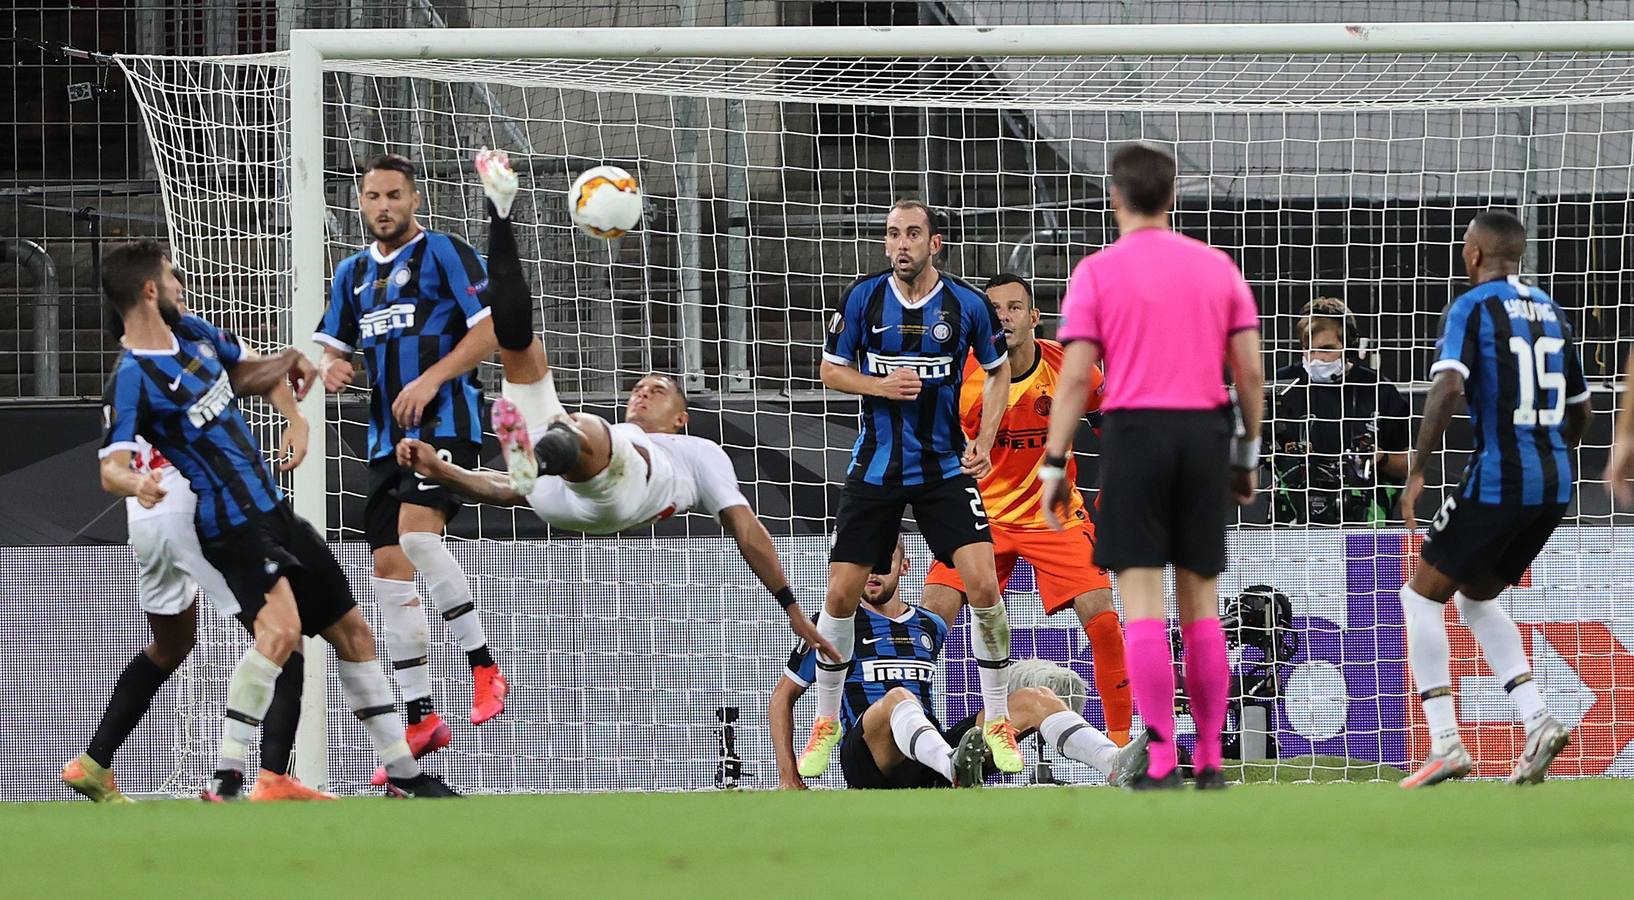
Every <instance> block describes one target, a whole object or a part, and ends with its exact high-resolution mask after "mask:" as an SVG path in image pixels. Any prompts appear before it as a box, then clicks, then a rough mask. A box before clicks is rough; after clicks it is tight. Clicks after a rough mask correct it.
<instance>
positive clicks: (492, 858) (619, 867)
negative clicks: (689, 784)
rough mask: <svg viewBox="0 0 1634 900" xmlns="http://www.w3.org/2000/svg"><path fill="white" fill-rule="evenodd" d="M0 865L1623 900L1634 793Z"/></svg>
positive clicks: (41, 852) (233, 825)
mask: <svg viewBox="0 0 1634 900" xmlns="http://www.w3.org/2000/svg"><path fill="white" fill-rule="evenodd" d="M0 847H4V848H5V859H4V861H3V862H0V897H7V898H21V897H49V898H65V897H112V896H119V897H167V898H174V897H193V896H211V897H232V898H234V900H239V898H251V897H276V898H280V900H289V898H307V897H339V896H346V897H441V896H447V897H467V896H471V897H484V898H491V897H511V896H517V897H522V896H527V897H542V896H563V895H567V896H572V897H576V898H577V897H619V898H625V897H628V898H649V897H651V898H670V897H786V896H813V897H845V896H863V897H866V898H874V897H879V898H891V897H915V898H917V897H938V898H940V897H966V896H969V897H997V896H1012V897H1014V896H1023V897H1025V896H1033V897H1057V896H1073V897H1089V896H1117V895H1126V896H1131V897H1150V896H1159V895H1172V896H1187V897H1234V896H1243V897H1255V898H1264V897H1284V896H1297V897H1306V898H1311V900H1317V898H1324V900H1325V898H1331V897H1354V896H1376V895H1385V896H1435V895H1436V894H1437V892H1439V893H1441V894H1442V895H1444V896H1480V897H1482V898H1483V900H1488V898H1494V897H1507V896H1516V897H1519V896H1528V897H1536V896H1538V895H1539V894H1540V893H1543V894H1547V893H1554V892H1556V891H1558V890H1559V889H1561V888H1566V889H1568V890H1569V891H1570V892H1571V893H1572V894H1574V895H1577V896H1591V897H1592V896H1617V895H1622V896H1626V893H1624V892H1625V891H1627V890H1628V889H1629V886H1630V885H1634V781H1627V780H1615V779H1595V780H1586V781H1576V782H1553V783H1550V784H1546V785H1543V786H1541V787H1538V788H1532V789H1517V788H1512V787H1509V786H1507V785H1503V784H1492V783H1479V784H1457V783H1454V784H1447V785H1443V786H1440V787H1437V788H1435V789H1432V790H1426V791H1418V792H1406V791H1401V790H1398V789H1397V788H1396V787H1395V786H1394V785H1388V784H1334V785H1322V786H1317V785H1277V784H1251V785H1242V786H1237V787H1235V788H1233V789H1232V790H1229V791H1226V792H1224V793H1220V794H1197V793H1195V792H1193V791H1190V790H1186V791H1184V792H1177V793H1171V794H1161V795H1148V794H1130V793H1126V792H1121V791H1116V790H1110V789H1084V788H1038V789H1015V790H986V791H959V792H955V791H913V792H895V793H882V792H860V791H834V792H810V793H804V794H791V793H765V792H754V793H708V794H605V795H557V796H525V797H472V798H466V799H464V800H458V801H445V802H432V801H420V802H414V801H389V800H373V799H357V800H344V801H340V802H337V803H328V804H312V805H294V804H284V805H279V806H270V805H261V806H251V805H249V804H237V805H233V806H227V807H219V806H207V805H204V804H199V803H194V802H186V801H169V802H152V803H144V804H139V805H137V806H130V807H99V806H94V805H92V804H89V803H79V802H65V803H52V804H45V803H41V804H17V805H6V804H0ZM1211 872H1212V873H1216V874H1215V875H1214V876H1213V877H1214V878H1216V879H1218V880H1214V881H1207V880H1205V878H1208V877H1209V876H1208V875H1207V874H1206V873H1211ZM1477 892H1479V893H1477Z"/></svg>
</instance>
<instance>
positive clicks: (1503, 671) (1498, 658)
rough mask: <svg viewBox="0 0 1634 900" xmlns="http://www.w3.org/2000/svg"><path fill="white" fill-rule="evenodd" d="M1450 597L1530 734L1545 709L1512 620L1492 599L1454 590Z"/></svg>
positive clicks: (1545, 714)
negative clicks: (1465, 594)
mask: <svg viewBox="0 0 1634 900" xmlns="http://www.w3.org/2000/svg"><path fill="white" fill-rule="evenodd" d="M1453 600H1454V601H1455V602H1456V603H1457V604H1458V614H1459V615H1461V616H1463V617H1464V624H1465V625H1468V626H1469V630H1470V631H1473V632H1474V633H1475V639H1476V640H1477V641H1480V642H1481V652H1482V653H1484V654H1486V661H1487V665H1488V666H1490V667H1491V668H1492V674H1494V675H1496V676H1498V680H1499V681H1502V682H1503V685H1504V690H1506V691H1508V692H1509V701H1510V702H1511V703H1513V704H1514V705H1515V711H1516V712H1517V713H1519V714H1520V717H1521V722H1522V723H1523V724H1524V725H1525V726H1526V733H1527V734H1531V733H1532V732H1533V731H1535V730H1537V727H1538V726H1539V725H1541V724H1543V723H1544V722H1546V721H1548V719H1549V709H1548V707H1546V706H1544V705H1543V694H1542V693H1541V692H1539V691H1538V685H1537V682H1535V681H1533V680H1532V666H1531V664H1530V663H1528V662H1527V660H1526V650H1525V648H1524V647H1522V645H1521V632H1520V629H1519V628H1516V627H1515V620H1514V619H1511V618H1510V617H1509V613H1507V612H1505V611H1504V608H1503V607H1502V606H1499V605H1498V601H1497V600H1496V599H1493V600H1487V601H1484V602H1477V601H1475V600H1471V599H1470V598H1468V597H1466V596H1464V595H1463V593H1458V594H1455V595H1454V596H1453Z"/></svg>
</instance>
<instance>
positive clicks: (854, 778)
mask: <svg viewBox="0 0 1634 900" xmlns="http://www.w3.org/2000/svg"><path fill="white" fill-rule="evenodd" d="M907 572H908V560H907V556H906V555H905V554H904V553H903V548H902V544H901V541H900V540H899V541H898V543H897V547H896V552H895V554H894V555H893V556H892V559H891V568H890V571H888V572H886V573H885V574H883V575H870V576H869V578H868V584H867V587H865V588H864V589H863V593H862V604H861V608H860V610H859V611H858V614H857V616H856V618H855V619H854V620H853V621H854V622H855V623H856V624H855V627H856V644H855V645H856V648H857V650H856V655H855V656H853V657H852V659H851V664H850V667H849V669H848V671H847V673H846V679H845V691H844V701H843V703H842V704H841V708H840V715H841V718H842V719H843V721H844V722H845V739H844V740H843V741H842V742H841V744H840V770H841V771H842V772H843V773H844V774H845V783H846V784H847V785H849V786H850V787H853V788H919V787H948V786H950V785H952V786H954V787H977V786H979V785H980V784H981V783H982V778H983V776H984V765H985V763H986V761H987V748H986V744H985V743H984V742H983V741H982V737H981V727H980V726H981V722H982V713H981V712H980V711H978V712H976V713H973V714H971V715H970V716H968V717H966V718H965V719H964V720H962V721H960V722H958V723H957V724H955V725H954V726H953V727H952V728H949V729H948V730H947V731H946V732H943V731H942V730H941V729H940V726H939V725H938V723H937V722H936V721H935V720H934V719H932V718H931V713H930V710H932V709H934V708H935V707H934V705H933V703H932V695H931V685H932V682H933V681H934V680H935V678H936V659H937V656H938V655H939V654H940V653H941V651H942V643H943V641H944V640H945V639H946V638H947V623H946V622H944V621H943V620H942V618H941V617H940V616H938V615H936V614H935V613H932V612H929V611H927V610H925V609H923V608H920V607H914V606H909V605H908V604H906V603H903V602H902V599H901V597H900V596H899V595H898V592H897V588H898V585H899V583H900V580H901V578H902V576H903V575H905V574H907ZM816 671H817V659H816V656H815V655H814V654H813V653H812V652H811V650H810V649H809V648H808V647H807V645H805V644H801V645H799V646H797V647H795V648H794V652H793V653H792V654H790V656H789V665H788V669H787V670H786V671H785V672H784V673H783V675H782V677H781V678H779V679H778V682H777V687H776V688H775V689H774V690H773V691H772V699H771V703H770V705H769V706H768V708H767V711H766V715H767V722H768V723H769V724H770V726H771V730H772V746H773V747H774V748H775V750H776V752H777V774H778V783H779V785H780V786H781V787H784V788H791V789H795V790H803V789H804V788H805V786H806V783H805V781H803V780H802V779H801V776H800V773H799V767H798V764H797V763H796V761H795V757H794V704H795V701H797V700H799V699H800V697H801V695H803V694H804V693H805V692H806V689H807V688H808V687H810V686H811V684H812V682H813V680H814V679H815V678H816ZM1035 678H1036V679H1037V681H1038V682H1039V683H1037V684H1031V683H1028V682H1030V681H1032V680H1033V679H1035ZM1010 684H1011V688H1012V690H1011V692H1010V697H1009V701H1010V703H1009V707H1010V721H1011V723H1012V724H1013V725H1014V726H1015V727H1016V728H1017V729H1018V730H1019V731H1021V732H1028V731H1032V730H1033V729H1035V728H1036V729H1037V730H1038V731H1039V732H1041V733H1042V734H1043V736H1044V739H1045V740H1046V741H1048V742H1049V743H1050V744H1051V746H1053V747H1055V748H1056V749H1057V750H1058V751H1059V752H1060V753H1061V755H1062V756H1066V757H1068V758H1071V759H1076V760H1078V761H1080V762H1083V763H1087V764H1089V765H1090V766H1092V767H1094V768H1095V769H1096V770H1098V771H1100V772H1101V773H1102V774H1104V775H1106V776H1107V777H1108V779H1110V780H1111V781H1112V782H1113V783H1114V784H1119V783H1122V781H1123V780H1124V779H1125V777H1126V776H1127V775H1132V774H1134V773H1137V772H1140V771H1144V769H1145V767H1146V761H1145V749H1144V748H1145V743H1146V742H1145V740H1144V739H1142V740H1140V741H1138V742H1136V743H1131V744H1130V745H1129V746H1127V747H1125V748H1124V749H1123V750H1119V749H1118V746H1117V745H1116V744H1114V743H1112V741H1111V740H1109V739H1108V738H1107V737H1106V735H1104V734H1102V733H1100V732H1099V731H1096V730H1095V727H1094V726H1092V725H1090V724H1089V723H1088V722H1086V721H1084V717H1083V716H1081V715H1079V714H1078V713H1076V712H1074V711H1072V710H1071V709H1069V708H1068V707H1067V704H1066V703H1065V702H1063V701H1062V699H1061V695H1062V694H1063V693H1065V694H1070V695H1075V696H1076V697H1077V698H1078V699H1079V700H1080V701H1081V700H1082V698H1083V696H1084V688H1083V681H1082V680H1081V679H1079V678H1078V676H1077V675H1075V674H1074V673H1073V672H1071V671H1070V670H1067V669H1063V668H1061V667H1060V666H1057V665H1054V664H1051V663H1047V662H1044V661H1042V660H1026V661H1023V662H1022V663H1018V664H1017V665H1016V666H1015V667H1014V668H1013V670H1012V672H1011V680H1010ZM1052 685H1053V689H1052Z"/></svg>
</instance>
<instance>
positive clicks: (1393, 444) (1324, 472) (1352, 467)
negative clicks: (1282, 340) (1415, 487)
mask: <svg viewBox="0 0 1634 900" xmlns="http://www.w3.org/2000/svg"><path fill="white" fill-rule="evenodd" d="M1300 313H1301V318H1300V320H1299V322H1298V324H1297V326H1296V330H1297V332H1298V336H1299V347H1300V351H1301V355H1302V357H1303V358H1302V360H1301V361H1300V363H1299V364H1297V365H1292V366H1287V367H1285V368H1282V369H1279V370H1278V371H1277V373H1276V382H1275V384H1274V385H1272V387H1271V407H1270V410H1269V415H1268V416H1267V421H1268V422H1269V423H1270V426H1271V471H1272V474H1273V475H1274V476H1275V479H1276V491H1275V495H1274V508H1273V513H1272V516H1273V518H1272V521H1273V522H1274V523H1276V524H1306V523H1309V524H1318V525H1377V524H1380V523H1382V522H1384V521H1385V520H1386V519H1387V518H1388V517H1389V515H1390V510H1392V509H1393V508H1394V506H1395V495H1396V494H1397V493H1398V492H1399V491H1400V486H1401V485H1403V484H1405V482H1406V478H1407V449H1408V447H1409V446H1410V445H1409V443H1408V434H1407V418H1408V414H1409V412H1408V407H1407V401H1406V400H1404V399H1403V398H1402V396H1401V392H1400V391H1398V390H1396V386H1395V385H1393V384H1388V383H1386V382H1383V381H1380V380H1379V373H1378V372H1375V371H1373V370H1372V369H1369V368H1368V367H1366V366H1364V365H1362V364H1361V363H1360V362H1358V361H1357V360H1358V359H1359V358H1360V355H1359V350H1360V346H1359V345H1360V339H1361V335H1360V331H1359V329H1358V328H1357V325H1356V317H1355V316H1354V315H1352V314H1351V312H1350V310H1349V309H1348V308H1347V307H1346V306H1345V304H1344V302H1343V301H1341V300H1338V299H1335V298H1333V297H1318V298H1316V299H1315V300H1312V301H1311V302H1310V303H1308V304H1306V305H1305V308H1304V309H1303V310H1301V311H1300Z"/></svg>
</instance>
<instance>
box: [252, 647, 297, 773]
mask: <svg viewBox="0 0 1634 900" xmlns="http://www.w3.org/2000/svg"><path fill="white" fill-rule="evenodd" d="M305 677H306V658H305V657H304V656H302V655H301V654H300V653H291V654H290V655H289V659H287V660H285V661H284V671H283V672H281V673H279V675H278V680H277V681H276V682H275V683H274V684H273V688H272V705H271V706H269V707H267V714H266V716H265V717H264V718H262V720H261V768H263V769H266V770H267V771H268V772H277V773H278V774H279V775H288V774H289V757H290V755H291V754H292V753H293V752H294V750H295V728H296V726H298V725H299V724H300V722H301V687H302V680H303V679H304V678H305Z"/></svg>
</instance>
